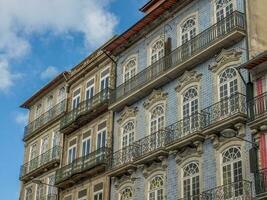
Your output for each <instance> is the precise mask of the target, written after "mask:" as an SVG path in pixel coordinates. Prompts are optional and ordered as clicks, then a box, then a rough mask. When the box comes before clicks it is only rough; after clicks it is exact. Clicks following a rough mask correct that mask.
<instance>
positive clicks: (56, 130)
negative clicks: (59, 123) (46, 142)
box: [52, 129, 61, 148]
mask: <svg viewBox="0 0 267 200" xmlns="http://www.w3.org/2000/svg"><path fill="white" fill-rule="evenodd" d="M56 133H58V136H59V138H58V139H59V141H58V144H55V135H56ZM60 142H61V137H60V130H59V129H55V130H53V133H52V148H53V147H55V146H60Z"/></svg>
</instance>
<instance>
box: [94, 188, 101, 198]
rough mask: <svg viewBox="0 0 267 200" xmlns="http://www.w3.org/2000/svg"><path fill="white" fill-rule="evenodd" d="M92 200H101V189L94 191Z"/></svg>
mask: <svg viewBox="0 0 267 200" xmlns="http://www.w3.org/2000/svg"><path fill="white" fill-rule="evenodd" d="M94 200H103V191H102V190H101V191H98V192H95V193H94Z"/></svg>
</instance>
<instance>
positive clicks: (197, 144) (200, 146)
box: [194, 141, 203, 155]
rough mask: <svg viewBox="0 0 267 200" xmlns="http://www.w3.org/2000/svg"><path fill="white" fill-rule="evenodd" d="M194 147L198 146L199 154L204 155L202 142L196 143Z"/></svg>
mask: <svg viewBox="0 0 267 200" xmlns="http://www.w3.org/2000/svg"><path fill="white" fill-rule="evenodd" d="M194 145H195V146H196V149H197V153H198V154H199V155H201V154H202V153H203V143H202V142H201V141H195V142H194Z"/></svg>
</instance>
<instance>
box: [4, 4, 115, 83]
mask: <svg viewBox="0 0 267 200" xmlns="http://www.w3.org/2000/svg"><path fill="white" fill-rule="evenodd" d="M110 1H111V0H45V1H44V0H24V1H23V2H22V1H21V0H0V59H5V60H6V61H10V59H18V58H21V57H23V56H25V55H26V54H27V53H29V52H30V50H31V44H30V37H31V36H32V35H33V34H38V35H40V36H41V35H42V34H45V33H52V34H54V35H57V36H63V35H64V36H66V35H71V34H72V33H81V34H82V35H83V36H84V42H85V46H86V47H89V48H96V47H98V46H99V45H100V44H102V43H103V42H105V41H106V40H108V39H109V38H110V37H111V36H112V35H113V33H114V29H115V26H116V25H117V18H116V16H115V15H113V14H112V13H111V12H110V11H109V10H108V5H109V4H110ZM22 4H23V5H22ZM2 68H3V67H2ZM5 70H6V72H5V73H7V74H9V75H12V72H11V70H10V68H9V69H7V68H5ZM2 82H3V81H2ZM5 85H7V86H8V87H10V85H12V79H6V80H5ZM0 87H1V86H0ZM2 87H3V86H2Z"/></svg>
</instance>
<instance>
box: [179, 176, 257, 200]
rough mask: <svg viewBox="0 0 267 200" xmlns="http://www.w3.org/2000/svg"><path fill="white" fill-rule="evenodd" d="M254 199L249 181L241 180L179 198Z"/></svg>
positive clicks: (205, 199) (208, 199)
mask: <svg viewBox="0 0 267 200" xmlns="http://www.w3.org/2000/svg"><path fill="white" fill-rule="evenodd" d="M223 199H229V200H239V199H240V200H241V199H242V200H252V199H253V197H252V188H251V183H250V182H249V181H245V180H243V181H239V182H234V183H231V184H227V185H222V186H219V187H216V188H213V189H210V190H206V191H204V192H202V193H200V194H198V195H193V196H188V197H185V198H180V199H179V200H223Z"/></svg>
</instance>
